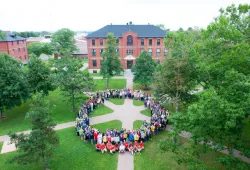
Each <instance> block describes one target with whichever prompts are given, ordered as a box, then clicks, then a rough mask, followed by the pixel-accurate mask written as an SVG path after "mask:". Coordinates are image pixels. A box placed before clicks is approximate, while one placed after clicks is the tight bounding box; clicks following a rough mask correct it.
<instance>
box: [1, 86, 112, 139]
mask: <svg viewBox="0 0 250 170" xmlns="http://www.w3.org/2000/svg"><path fill="white" fill-rule="evenodd" d="M60 93H61V91H60V90H58V89H57V90H55V91H53V92H50V94H49V96H48V97H46V98H47V99H48V100H49V102H50V105H51V109H52V116H53V117H54V120H55V122H56V123H58V124H59V123H65V122H70V121H73V120H75V116H76V113H73V112H72V109H71V106H70V104H69V103H68V102H66V101H65V97H64V96H62V95H61V94H60ZM30 103H31V100H29V101H27V102H26V103H24V104H22V105H21V106H19V107H15V108H13V109H11V110H7V111H5V112H4V116H6V118H4V119H0V135H6V134H7V133H8V132H9V131H13V132H21V131H25V130H28V129H30V124H29V122H28V120H26V119H25V114H26V113H27V112H28V111H29V109H30ZM111 112H113V111H112V110H111V109H110V108H107V107H106V106H102V107H101V108H98V109H97V110H95V112H94V113H93V114H92V116H99V115H104V114H108V113H111Z"/></svg>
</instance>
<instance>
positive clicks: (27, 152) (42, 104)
mask: <svg viewBox="0 0 250 170" xmlns="http://www.w3.org/2000/svg"><path fill="white" fill-rule="evenodd" d="M26 118H28V119H29V120H30V123H31V124H32V131H31V133H30V134H28V135H25V134H23V133H22V134H15V133H10V134H9V135H10V138H11V141H12V142H14V143H15V144H16V147H17V148H18V149H19V150H18V152H19V154H17V155H15V156H14V158H13V160H12V161H16V162H17V163H19V164H30V163H38V164H42V166H43V168H44V169H45V170H47V169H48V168H49V164H50V162H51V161H52V159H53V157H54V155H55V149H56V148H57V147H58V146H59V138H58V136H57V134H56V131H55V130H54V129H53V128H54V127H55V125H56V124H55V122H54V120H53V118H52V115H51V111H50V109H49V101H47V100H45V99H44V98H43V97H42V95H41V94H39V95H37V96H36V97H35V99H34V102H33V104H32V105H31V109H30V110H29V112H28V113H27V115H26Z"/></svg>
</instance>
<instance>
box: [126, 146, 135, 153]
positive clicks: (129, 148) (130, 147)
mask: <svg viewBox="0 0 250 170" xmlns="http://www.w3.org/2000/svg"><path fill="white" fill-rule="evenodd" d="M128 150H129V152H131V154H132V155H134V150H135V148H134V147H133V145H132V143H129V145H128Z"/></svg>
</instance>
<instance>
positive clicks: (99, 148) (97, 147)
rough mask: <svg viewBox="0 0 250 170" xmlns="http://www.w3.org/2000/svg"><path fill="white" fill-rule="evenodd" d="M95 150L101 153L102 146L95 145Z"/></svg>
mask: <svg viewBox="0 0 250 170" xmlns="http://www.w3.org/2000/svg"><path fill="white" fill-rule="evenodd" d="M95 149H96V151H100V150H101V144H99V143H97V144H96V145H95Z"/></svg>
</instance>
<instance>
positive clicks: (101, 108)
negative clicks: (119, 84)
mask: <svg viewBox="0 0 250 170" xmlns="http://www.w3.org/2000/svg"><path fill="white" fill-rule="evenodd" d="M113 111H114V110H112V109H110V108H109V107H107V106H104V105H103V104H102V105H100V106H99V107H98V108H97V109H95V110H94V111H93V112H92V113H91V114H90V116H89V117H95V116H101V115H106V114H110V113H112V112H113Z"/></svg>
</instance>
